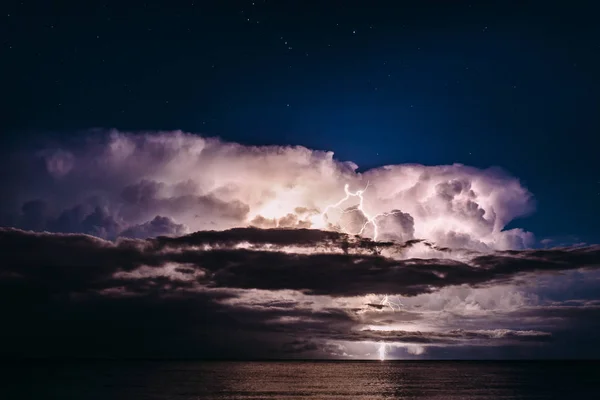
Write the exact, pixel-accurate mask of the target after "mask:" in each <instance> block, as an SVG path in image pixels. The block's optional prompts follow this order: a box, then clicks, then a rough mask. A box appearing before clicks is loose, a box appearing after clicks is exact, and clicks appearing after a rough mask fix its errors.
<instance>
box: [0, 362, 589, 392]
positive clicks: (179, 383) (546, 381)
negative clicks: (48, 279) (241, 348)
mask: <svg viewBox="0 0 600 400" xmlns="http://www.w3.org/2000/svg"><path fill="white" fill-rule="evenodd" d="M0 369H1V370H0V373H1V374H2V377H3V380H4V381H5V382H6V383H5V384H3V385H2V391H3V392H4V394H3V395H1V396H0V397H1V398H3V399H63V400H66V399H81V400H87V399H129V400H135V399H155V400H158V399H161V400H162V399H165V400H166V399H173V400H192V399H194V400H196V399H207V400H210V399H214V400H223V399H346V400H352V399H364V400H367V399H369V400H375V399H430V400H433V399H435V400H442V399H443V400H455V399H463V400H474V399H478V400H488V399H490V400H491V399H578V400H579V399H600V363H598V362H556V361H553V362H464V361H458V362H453V361H449V362H444V361H437V362H428V361H409V362H388V361H386V362H368V361H367V362H308V361H307V362H191V361H186V362H158V361H152V362H139V361H135V362H133V361H129V362H61V363H54V362H29V363H25V362H18V363H3V364H2V366H1V367H0ZM0 394H1V392H0Z"/></svg>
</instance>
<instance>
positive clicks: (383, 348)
mask: <svg viewBox="0 0 600 400" xmlns="http://www.w3.org/2000/svg"><path fill="white" fill-rule="evenodd" d="M378 353H379V360H381V361H385V354H386V353H387V344H385V343H384V342H381V344H380V345H379V350H378Z"/></svg>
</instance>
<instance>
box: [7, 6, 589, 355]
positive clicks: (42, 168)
mask: <svg viewBox="0 0 600 400" xmlns="http://www.w3.org/2000/svg"><path fill="white" fill-rule="evenodd" d="M593 6H594V4H593V2H591V1H576V2H571V3H569V4H568V5H564V4H562V5H561V4H558V2H554V3H553V2H540V1H518V2H517V1H514V2H513V1H505V2H496V1H489V2H484V1H479V2H476V1H452V2H450V1H421V2H405V1H369V2H367V1H354V0H345V1H341V0H330V1H310V0H307V1H291V0H290V1H288V0H281V1H274V0H259V1H237V0H236V1H230V0H215V1H209V0H206V1H198V0H196V1H185V2H168V3H167V2H153V1H146V2H138V1H131V2H110V1H103V2H81V1H78V2H75V1H56V2H41V1H40V2H33V1H9V2H5V3H2V5H0V10H1V15H0V38H1V42H0V59H1V60H2V62H1V63H0V88H1V90H2V94H3V96H0V109H1V110H2V117H1V118H0V132H1V133H2V136H1V139H0V186H1V187H2V189H3V190H2V192H3V195H2V196H1V197H0V253H1V254H3V255H5V260H4V262H3V263H2V264H1V265H0V306H2V308H3V309H5V310H8V311H7V312H6V313H5V315H4V316H3V318H4V320H3V325H4V326H7V327H8V328H6V329H3V330H2V331H1V332H0V357H4V356H9V357H56V356H59V357H63V356H65V357H71V356H73V357H88V356H89V357H106V356H109V357H158V358H161V357H167V358H170V357H176V358H179V357H183V358H186V357H195V358H335V359H352V358H354V359H357V358H358V359H365V358H366V359H378V358H379V359H382V358H385V359H389V358H410V359H421V358H434V359H437V358H451V359H456V358H589V357H592V358H593V357H596V358H597V357H600V347H598V345H597V343H596V339H595V338H596V335H597V331H598V329H600V326H599V324H600V322H599V321H600V291H599V289H598V288H600V273H599V268H600V244H598V243H600V230H598V226H600V213H599V212H598V204H599V201H600V166H599V165H598V156H597V154H598V148H599V146H600V134H599V133H600V118H598V115H599V112H600V101H599V100H600V98H599V97H600V95H599V94H598V93H599V90H600V79H599V78H598V73H597V71H600V28H599V25H598V24H597V23H596V18H595V15H596V14H595V13H594V8H593Z"/></svg>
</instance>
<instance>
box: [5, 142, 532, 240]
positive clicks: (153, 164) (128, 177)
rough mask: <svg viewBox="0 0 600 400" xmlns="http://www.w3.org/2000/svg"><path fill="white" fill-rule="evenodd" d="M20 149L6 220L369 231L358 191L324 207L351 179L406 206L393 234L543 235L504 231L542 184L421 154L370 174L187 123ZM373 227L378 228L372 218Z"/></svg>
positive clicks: (34, 224)
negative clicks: (225, 138) (196, 131)
mask: <svg viewBox="0 0 600 400" xmlns="http://www.w3.org/2000/svg"><path fill="white" fill-rule="evenodd" d="M19 154H20V156H19V158H18V159H15V160H11V162H13V163H16V164H20V165H13V168H18V169H19V170H20V171H23V174H24V176H23V177H22V179H21V180H20V182H19V184H20V185H19V186H18V187H14V188H12V190H13V192H14V193H13V195H12V197H13V198H12V199H10V200H9V199H6V200H4V203H5V204H2V206H3V212H4V215H3V219H2V220H3V221H4V225H6V226H16V227H21V228H24V229H34V230H50V231H57V232H73V233H89V234H93V235H96V236H99V237H104V238H109V239H114V238H115V237H117V236H119V235H122V234H131V229H134V230H135V233H136V236H138V237H139V236H140V235H143V234H144V232H147V233H146V234H147V235H148V236H152V235H153V234H154V233H155V230H154V229H140V228H139V227H140V226H146V227H149V226H150V225H144V224H152V223H153V222H152V221H154V224H155V225H156V220H155V218H156V217H157V216H160V217H166V218H169V219H170V220H171V223H172V224H177V225H183V227H184V228H182V227H178V228H177V229H175V230H174V231H170V228H167V227H164V228H165V229H163V232H162V233H161V234H175V235H178V234H181V233H182V229H185V232H194V231H198V230H205V229H216V230H222V229H228V228H234V227H245V226H257V227H261V228H271V227H294V228H318V229H328V230H336V229H337V230H341V229H344V228H345V229H346V230H347V231H351V232H354V233H358V231H359V230H360V229H358V228H360V227H361V226H362V224H364V222H365V221H363V219H364V218H365V217H364V215H363V214H362V213H360V212H357V211H356V206H357V205H358V200H359V199H358V198H357V197H356V196H355V197H351V198H349V199H348V201H346V202H344V203H343V204H341V205H340V208H339V209H330V210H329V211H328V213H327V215H326V216H324V217H323V216H321V215H320V214H321V213H322V212H323V211H324V210H325V209H326V208H327V206H328V205H331V204H334V203H336V202H338V201H339V200H340V199H342V198H343V197H344V186H345V185H346V184H347V185H348V186H349V189H350V190H351V191H353V192H355V191H357V190H362V189H365V188H366V190H365V191H364V210H365V211H366V212H367V213H368V214H369V215H376V214H379V213H386V212H390V211H394V213H393V214H392V215H388V216H382V217H380V218H378V219H377V223H378V225H379V226H380V235H381V236H380V239H383V240H400V241H406V240H409V239H413V238H419V239H427V240H430V241H432V242H435V243H436V244H437V245H439V246H450V247H461V248H467V249H473V250H479V251H485V250H494V249H496V250H505V249H513V248H516V249H518V248H524V247H527V246H528V245H531V244H532V243H533V235H532V234H531V233H529V232H525V231H522V230H520V229H510V230H504V228H505V226H506V225H507V224H508V223H509V222H510V221H511V220H513V219H514V218H516V217H519V216H522V215H525V214H527V213H529V212H531V211H532V210H533V201H532V196H531V194H530V193H529V192H528V191H527V190H526V189H525V188H524V187H523V186H521V184H520V183H519V181H518V180H517V179H515V178H512V177H510V176H508V175H507V174H505V173H503V172H502V171H500V170H495V169H487V170H479V169H476V168H471V167H467V166H464V165H459V164H455V165H447V166H423V165H412V164H411V165H392V166H385V167H381V168H377V169H372V170H369V171H366V172H364V173H358V172H356V171H357V166H356V165H355V164H353V163H351V162H341V161H338V160H336V159H334V158H333V153H331V152H325V151H315V150H310V149H307V148H304V147H299V146H296V147H292V146H289V147H281V146H264V147H251V146H243V145H240V144H236V143H227V142H222V141H220V140H218V139H210V138H202V137H199V136H196V135H191V134H186V133H182V132H168V133H153V134H128V133H120V132H116V131H111V132H108V133H104V132H93V133H89V134H87V135H84V139H83V140H80V141H79V142H75V143H63V144H60V145H58V146H57V145H55V144H54V145H52V146H47V147H45V148H43V150H38V151H30V152H27V151H23V152H21V153H19ZM23 183H25V184H24V185H23ZM367 185H368V187H367ZM353 210H354V211H353ZM136 226H137V227H138V228H133V227H136ZM173 226H175V225H173ZM364 236H366V237H372V236H373V226H372V225H371V226H367V227H366V229H365V231H364Z"/></svg>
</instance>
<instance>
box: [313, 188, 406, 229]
mask: <svg viewBox="0 0 600 400" xmlns="http://www.w3.org/2000/svg"><path fill="white" fill-rule="evenodd" d="M349 188H350V185H348V184H347V183H346V184H345V185H344V192H345V193H346V196H345V197H344V198H343V199H341V200H340V201H338V202H337V203H335V204H329V205H328V206H327V207H325V209H324V210H323V212H322V213H321V219H322V220H323V223H324V224H325V225H327V212H328V211H329V210H331V209H332V208H337V209H338V210H340V211H342V213H347V212H351V211H356V210H358V211H360V212H361V213H362V215H363V216H364V217H365V218H366V219H367V221H366V222H365V223H364V224H363V226H362V228H361V229H360V231H359V232H358V235H362V234H363V233H364V231H365V229H366V228H367V226H368V225H371V226H373V240H374V241H377V237H378V236H379V227H378V226H377V219H378V218H381V217H386V216H388V215H394V214H398V213H400V211H390V212H384V213H379V214H376V215H370V214H369V213H368V212H367V211H366V210H365V198H364V197H363V193H364V192H365V191H366V190H367V189H368V188H369V182H367V186H365V188H364V189H360V190H357V191H356V192H351V191H350V189H349ZM351 197H358V206H357V207H356V209H353V210H342V209H341V208H340V206H341V205H342V204H343V203H344V202H346V201H347V200H349V199H350V198H351Z"/></svg>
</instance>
